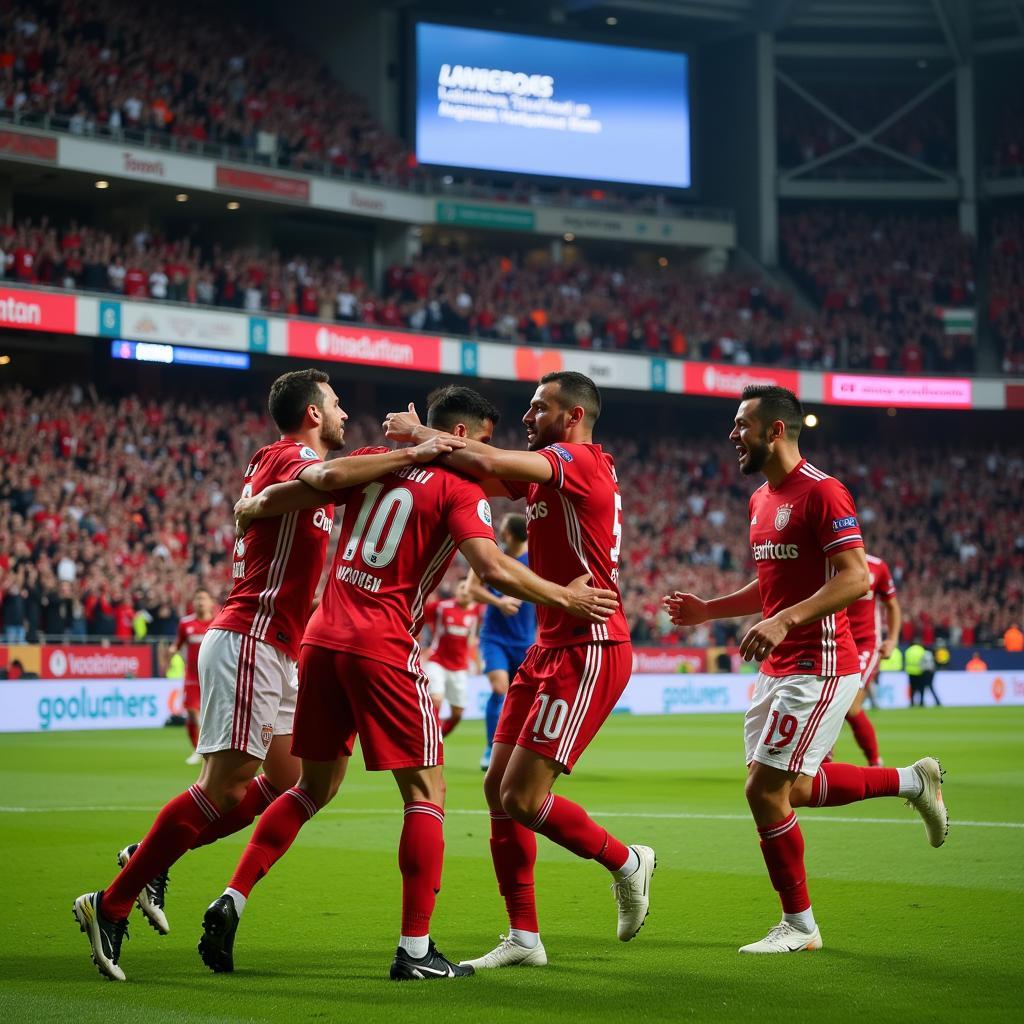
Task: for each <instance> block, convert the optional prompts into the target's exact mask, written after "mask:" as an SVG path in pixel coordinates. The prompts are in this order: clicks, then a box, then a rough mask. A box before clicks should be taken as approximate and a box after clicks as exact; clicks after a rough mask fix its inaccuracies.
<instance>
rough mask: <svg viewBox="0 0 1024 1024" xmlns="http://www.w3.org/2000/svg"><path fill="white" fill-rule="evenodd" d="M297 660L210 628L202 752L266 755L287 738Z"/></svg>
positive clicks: (203, 675) (203, 648) (203, 656)
mask: <svg viewBox="0 0 1024 1024" xmlns="http://www.w3.org/2000/svg"><path fill="white" fill-rule="evenodd" d="M298 685H299V681H298V674H297V671H296V665H295V662H294V661H292V659H291V658H289V657H288V655H287V654H284V653H283V652H282V651H279V650H278V649H277V648H276V647H271V645H270V644H268V643H264V642H263V641H262V640H254V639H253V638H252V637H251V636H243V635H242V634H241V633H232V632H231V631H229V630H226V629H208V630H207V631H206V635H205V636H204V637H203V642H202V644H201V645H200V647H199V686H200V691H201V694H202V704H201V711H200V718H199V743H198V744H197V746H196V750H197V752H198V753H200V754H212V753H214V752H215V751H218V750H241V751H244V752H245V753H248V754H251V755H252V756H253V757H258V758H259V759H260V760H261V761H262V760H263V759H264V758H265V757H266V756H267V749H268V748H269V747H270V741H271V740H272V739H273V738H274V737H275V736H288V735H290V734H291V731H292V719H293V717H294V716H295V697H296V694H297V691H298Z"/></svg>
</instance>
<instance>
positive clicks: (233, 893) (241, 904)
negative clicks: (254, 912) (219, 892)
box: [224, 888, 249, 917]
mask: <svg viewBox="0 0 1024 1024" xmlns="http://www.w3.org/2000/svg"><path fill="white" fill-rule="evenodd" d="M224 895H225V896H230V897H231V902H232V903H234V905H235V913H236V914H237V915H238V916H239V917H241V916H242V911H243V910H245V905H246V903H248V902H249V901H248V899H246V897H245V896H243V895H242V894H241V893H240V892H239V891H238V890H237V889H230V888H229V889H225V890H224Z"/></svg>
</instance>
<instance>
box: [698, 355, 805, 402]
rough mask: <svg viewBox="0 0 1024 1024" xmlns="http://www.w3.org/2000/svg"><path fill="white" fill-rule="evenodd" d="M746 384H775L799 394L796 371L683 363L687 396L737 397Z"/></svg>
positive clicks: (798, 379) (798, 381)
mask: <svg viewBox="0 0 1024 1024" xmlns="http://www.w3.org/2000/svg"><path fill="white" fill-rule="evenodd" d="M748 384H775V385H778V386H780V387H784V388H789V390H790V391H792V392H794V393H795V394H799V393H800V374H799V373H798V372H797V371H796V370H762V369H758V368H755V367H751V366H724V365H722V364H720V363H684V364H683V392H684V393H685V394H687V395H715V396H718V397H721V398H736V399H739V397H740V394H741V392H742V391H743V389H744V388H745V387H747V385H748Z"/></svg>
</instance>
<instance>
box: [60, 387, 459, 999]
mask: <svg viewBox="0 0 1024 1024" xmlns="http://www.w3.org/2000/svg"><path fill="white" fill-rule="evenodd" d="M328 381H329V378H328V376H327V374H325V373H323V372H322V371H320V370H296V371H294V372H292V373H286V374H284V375H283V376H281V377H279V378H278V379H277V380H276V381H275V382H274V385H273V387H272V388H271V389H270V400H269V407H270V415H271V416H272V417H273V419H274V422H275V423H276V424H277V426H278V428H279V429H280V431H281V434H282V437H281V439H280V440H279V441H275V442H274V443H273V444H270V445H267V446H265V447H264V448H261V449H260V450H259V451H258V452H257V453H256V454H255V455H254V456H253V457H252V459H251V460H250V463H249V467H248V469H247V470H246V472H245V482H244V486H243V492H242V493H243V494H244V495H252V494H257V495H258V494H259V493H260V492H261V491H262V490H263V489H264V488H265V487H268V486H270V485H271V484H274V483H277V482H280V481H290V480H303V481H306V482H315V483H316V484H317V486H319V487H322V488H323V489H325V490H334V489H336V488H342V487H347V486H349V485H350V484H351V485H358V484H361V483H365V482H367V481H370V480H373V479H375V478H376V477H379V476H381V475H382V474H383V473H386V472H388V471H389V470H392V469H397V468H400V467H402V466H409V465H410V464H412V463H414V462H418V461H429V460H430V459H432V458H434V457H435V456H436V455H437V454H438V453H439V452H442V451H449V450H450V447H451V445H450V444H449V443H448V442H447V441H446V440H445V439H444V438H438V439H437V442H438V443H437V444H436V445H434V446H433V447H431V446H420V447H419V448H409V449H405V450H402V451H397V452H388V453H386V454H383V455H377V456H374V457H373V458H363V459H351V458H349V459H335V460H334V461H333V462H330V463H324V462H323V459H324V457H325V456H326V454H327V452H328V451H330V450H331V449H338V448H341V447H342V444H343V443H344V433H345V421H346V420H347V419H348V415H347V414H346V413H345V411H344V410H343V409H342V408H341V403H340V401H339V399H338V396H337V395H336V394H335V393H334V390H333V389H332V388H331V386H330V384H329V383H328ZM452 441H453V442H454V439H452ZM457 443H461V442H457ZM333 520H334V506H333V504H331V503H330V500H329V499H323V500H321V502H320V503H318V504H317V505H316V506H315V507H312V508H308V509H306V510H304V511H302V512H294V513H291V514H289V515H282V516H277V517H275V518H273V519H264V520H261V521H260V522H257V523H253V525H252V526H251V528H250V529H248V530H247V531H246V532H245V535H244V537H241V538H239V540H238V541H237V542H236V544H235V551H234V561H233V563H232V576H233V578H234V586H233V589H232V591H231V594H230V595H229V596H228V599H227V600H226V601H225V602H224V606H223V607H222V608H221V610H220V613H219V614H218V615H217V617H216V618H215V619H214V621H213V623H211V627H210V629H209V630H208V631H207V633H206V636H205V637H204V638H203V643H202V646H201V648H200V652H199V676H200V679H201V683H202V686H201V689H202V716H201V721H200V730H199V746H198V748H197V749H198V750H199V753H200V754H202V755H204V757H205V760H204V762H203V767H202V770H201V771H200V774H199V779H198V781H197V782H196V783H195V785H193V786H190V787H189V788H188V789H187V790H186V791H185V792H184V793H181V794H179V795H178V796H176V797H175V798H174V799H173V800H171V801H170V802H169V803H167V804H166V805H165V806H164V807H163V809H162V810H161V811H160V813H159V814H158V815H157V817H156V820H155V821H154V822H153V825H152V827H151V828H150V830H149V832H148V833H147V834H146V837H145V838H144V839H143V840H142V842H141V843H137V844H133V846H129V847H127V848H126V849H124V850H122V851H121V853H120V854H119V855H118V863H120V864H121V865H122V869H121V872H120V873H119V874H118V875H117V876H116V877H115V878H114V879H113V881H111V882H110V884H109V885H108V886H107V887H106V889H101V890H99V891H98V892H87V893H84V894H83V895H82V896H79V897H78V899H77V900H75V903H74V908H73V909H74V915H75V918H76V919H77V921H78V924H79V927H80V928H81V930H82V931H83V932H85V933H86V935H87V936H88V938H89V943H90V945H91V947H92V958H93V962H94V963H95V964H96V967H97V968H98V970H99V972H100V974H102V975H104V976H105V977H107V978H110V979H113V980H115V981H124V978H125V975H124V971H123V970H122V969H121V967H120V966H119V959H120V954H121V944H122V942H123V940H124V938H125V937H126V935H127V930H128V913H129V911H130V910H131V907H132V904H133V903H135V902H136V901H138V905H139V909H140V910H141V911H142V912H143V914H144V915H145V916H146V918H147V920H148V921H149V922H150V924H151V925H152V926H153V927H154V928H155V929H156V930H157V931H158V932H160V933H161V934H166V933H167V932H168V931H169V926H168V924H167V918H166V915H165V913H164V892H165V890H166V886H167V871H168V869H169V868H170V867H171V865H173V864H174V863H175V861H177V860H178V859H179V858H180V857H181V856H183V855H184V854H185V853H186V852H187V851H188V850H190V849H194V848H195V847H197V846H204V845H206V844H208V843H212V842H215V841H216V840H217V839H220V838H222V837H223V836H228V835H231V834H232V833H233V832H237V831H239V829H242V828H245V827H246V826H247V825H248V824H249V823H250V822H252V820H253V819H254V818H255V817H256V816H257V815H259V814H260V813H261V812H262V811H263V810H264V809H265V808H266V807H267V806H268V805H269V804H270V802H271V801H272V800H273V799H274V797H276V796H277V795H278V793H280V792H282V791H284V790H286V789H287V788H288V787H289V786H291V785H292V784H293V783H294V782H295V779H296V778H297V776H298V761H297V760H296V759H295V758H293V757H292V756H291V753H290V751H289V734H290V733H291V731H292V715H293V712H294V708H295V660H296V658H297V657H298V653H299V640H300V638H301V637H302V631H303V629H304V628H305V625H306V620H307V618H308V617H309V611H310V608H311V607H312V602H313V593H314V590H315V589H316V585H317V582H318V581H319V578H320V571H321V567H322V566H323V561H324V556H325V554H326V550H327V542H328V539H329V537H330V533H331V527H332V523H333ZM261 764H263V766H264V773H263V774H261V775H257V772H258V771H259V768H260V765H261Z"/></svg>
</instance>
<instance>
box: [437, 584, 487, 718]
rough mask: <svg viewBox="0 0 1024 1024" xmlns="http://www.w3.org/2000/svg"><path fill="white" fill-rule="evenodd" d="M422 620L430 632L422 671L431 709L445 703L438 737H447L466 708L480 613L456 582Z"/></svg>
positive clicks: (467, 592)
mask: <svg viewBox="0 0 1024 1024" xmlns="http://www.w3.org/2000/svg"><path fill="white" fill-rule="evenodd" d="M423 618H424V620H425V621H426V624H427V626H428V627H429V629H430V650H429V651H427V652H426V658H427V660H426V661H425V662H424V664H423V672H424V674H425V675H426V677H427V680H428V681H429V683H430V699H431V700H432V701H433V702H434V707H435V709H436V710H437V711H438V712H440V710H441V703H442V701H445V700H447V701H448V717H447V718H443V719H441V735H442V736H447V735H448V734H449V733H450V732H451V731H452V730H453V729H454V728H455V727H456V726H457V725H458V724H459V722H461V721H462V712H463V711H465V709H466V700H467V695H468V693H469V667H470V664H471V663H472V662H473V661H474V660H475V658H476V634H477V627H478V625H479V622H480V611H479V609H478V608H477V606H476V603H475V602H474V601H473V599H472V598H471V597H470V596H469V584H468V583H467V582H466V581H465V580H460V581H459V582H458V584H457V585H456V587H455V597H454V598H451V599H449V600H443V601H432V602H431V603H430V604H428V605H427V609H426V612H425V614H424V616H423Z"/></svg>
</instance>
